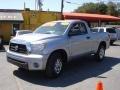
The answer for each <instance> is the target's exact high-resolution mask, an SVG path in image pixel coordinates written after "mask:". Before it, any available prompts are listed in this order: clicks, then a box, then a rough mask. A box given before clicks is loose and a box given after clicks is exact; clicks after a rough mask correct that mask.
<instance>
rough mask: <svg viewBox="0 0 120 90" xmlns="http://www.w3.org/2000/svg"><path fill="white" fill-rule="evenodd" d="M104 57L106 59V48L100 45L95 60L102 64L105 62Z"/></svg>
mask: <svg viewBox="0 0 120 90" xmlns="http://www.w3.org/2000/svg"><path fill="white" fill-rule="evenodd" d="M104 57H105V46H104V45H100V46H99V48H98V51H97V53H96V54H95V59H96V61H97V62H101V61H103V59H104Z"/></svg>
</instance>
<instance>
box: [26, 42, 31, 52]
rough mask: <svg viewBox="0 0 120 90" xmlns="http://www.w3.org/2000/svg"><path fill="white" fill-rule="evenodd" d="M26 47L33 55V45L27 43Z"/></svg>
mask: <svg viewBox="0 0 120 90" xmlns="http://www.w3.org/2000/svg"><path fill="white" fill-rule="evenodd" d="M26 47H27V51H28V53H31V51H32V47H31V44H30V43H26Z"/></svg>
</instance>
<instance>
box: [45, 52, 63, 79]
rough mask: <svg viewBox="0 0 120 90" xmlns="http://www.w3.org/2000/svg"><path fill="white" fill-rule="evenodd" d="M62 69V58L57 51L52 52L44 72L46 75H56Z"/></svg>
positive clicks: (53, 76)
mask: <svg viewBox="0 0 120 90" xmlns="http://www.w3.org/2000/svg"><path fill="white" fill-rule="evenodd" d="M62 69H63V58H62V55H61V54H60V53H58V52H56V53H53V54H52V55H51V56H50V58H49V59H48V62H47V66H46V70H45V73H46V75H47V76H48V77H52V78H55V77H58V76H59V75H60V74H61V71H62Z"/></svg>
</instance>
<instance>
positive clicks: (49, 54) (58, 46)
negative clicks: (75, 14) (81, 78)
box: [7, 20, 109, 77]
mask: <svg viewBox="0 0 120 90" xmlns="http://www.w3.org/2000/svg"><path fill="white" fill-rule="evenodd" d="M107 48H109V36H108V33H93V32H91V31H90V28H89V27H88V25H87V23H86V22H85V21H81V20H60V21H53V22H48V23H46V24H43V25H42V26H40V27H38V28H37V29H36V30H35V31H34V32H33V33H31V34H27V35H21V36H18V37H14V38H13V39H12V40H10V46H9V49H8V51H7V60H8V62H10V63H12V64H14V65H17V66H18V67H20V68H24V69H27V70H44V71H45V73H46V75H47V76H48V77H57V76H58V75H60V73H61V72H62V70H63V65H65V64H64V63H67V62H69V61H71V60H74V59H73V58H76V57H78V56H82V55H88V54H92V55H93V54H94V57H95V60H96V61H99V62H100V61H102V60H103V59H104V56H105V50H106V49H107Z"/></svg>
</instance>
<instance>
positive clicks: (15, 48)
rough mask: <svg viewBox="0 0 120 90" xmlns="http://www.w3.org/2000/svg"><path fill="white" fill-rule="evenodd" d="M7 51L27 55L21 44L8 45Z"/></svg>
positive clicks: (24, 47) (24, 46)
mask: <svg viewBox="0 0 120 90" xmlns="http://www.w3.org/2000/svg"><path fill="white" fill-rule="evenodd" d="M9 50H10V51H13V52H18V53H23V54H27V48H26V45H23V44H16V43H10V47H9Z"/></svg>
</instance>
